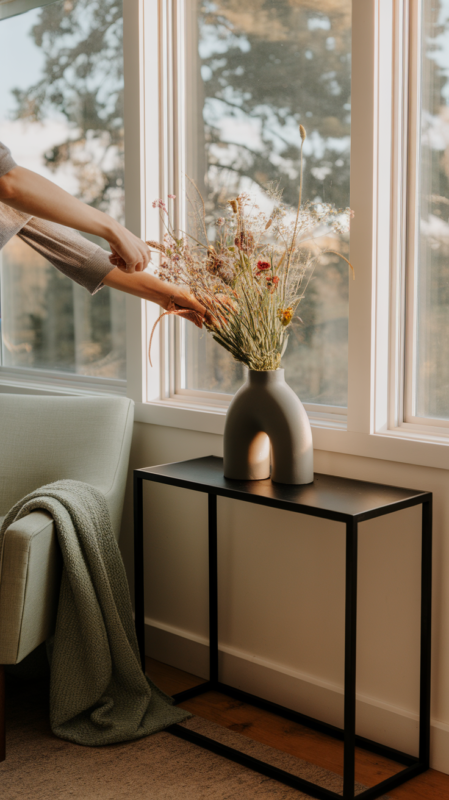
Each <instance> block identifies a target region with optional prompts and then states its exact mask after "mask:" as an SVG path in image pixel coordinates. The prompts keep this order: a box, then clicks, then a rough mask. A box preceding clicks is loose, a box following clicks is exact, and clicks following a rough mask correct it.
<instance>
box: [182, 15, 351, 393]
mask: <svg viewBox="0 0 449 800" xmlns="http://www.w3.org/2000/svg"><path fill="white" fill-rule="evenodd" d="M187 9H188V14H187V22H188V25H187V47H186V52H187V72H186V75H187V87H188V88H187V91H188V102H187V115H188V119H187V122H188V124H187V164H186V172H187V174H188V175H189V176H192V177H194V178H195V180H196V182H197V183H198V186H199V188H200V190H201V193H202V194H203V196H204V197H205V198H207V209H208V211H209V212H210V214H211V217H212V216H221V214H222V213H223V210H222V209H223V206H224V205H225V202H226V200H227V199H228V198H230V197H235V196H236V194H238V193H239V192H240V191H248V192H249V193H251V194H253V195H257V194H259V196H260V193H261V190H262V189H263V188H264V187H266V185H267V184H268V183H269V182H272V181H275V182H279V183H280V186H281V187H282V188H283V193H284V194H283V196H284V200H285V201H286V202H287V203H288V204H289V205H291V207H292V208H293V207H296V203H297V199H298V183H299V145H300V139H299V134H298V125H299V124H300V123H301V124H303V125H304V127H305V128H306V129H307V140H306V142H305V147H304V155H305V164H304V177H305V181H304V192H303V196H304V197H305V198H306V199H309V200H319V199H321V200H323V201H326V202H334V203H335V204H336V205H337V206H338V207H342V208H345V207H347V206H349V148H350V69H351V63H350V54H351V51H350V44H351V0H336V1H335V0H332V2H326V0H323V2H321V3H310V2H309V0H262V1H261V0H247V2H246V3H238V2H236V0H190V1H189V2H188V3H187ZM211 230H213V225H211ZM338 247H339V249H340V252H342V253H344V254H345V255H347V251H348V242H340V243H339V245H338ZM299 315H300V317H301V320H302V321H301V322H298V323H297V324H296V325H294V326H293V328H292V333H291V335H290V338H289V344H288V347H287V351H286V354H285V356H284V358H283V362H282V363H283V366H284V367H285V369H286V375H287V379H288V381H289V383H290V385H291V386H292V387H293V388H294V390H295V391H296V392H297V393H298V394H299V396H300V397H301V399H302V400H303V401H307V402H310V403H319V404H325V405H336V406H346V404H347V339H348V267H347V265H346V264H345V263H344V262H342V261H341V260H339V259H338V258H337V257H334V256H332V255H330V256H326V259H325V258H324V257H323V259H322V262H321V265H320V267H319V268H318V269H317V270H316V272H315V274H314V277H313V279H312V281H311V282H310V284H309V287H308V291H307V296H306V298H305V299H304V300H303V301H302V303H301V305H300V308H299ZM183 341H184V346H183V369H182V374H181V385H182V387H183V388H188V389H198V390H209V391H214V392H234V391H235V390H236V388H238V386H239V385H240V383H241V381H242V377H243V371H242V368H241V366H240V365H239V364H236V363H235V362H234V361H233V360H232V358H231V356H229V354H227V353H226V352H225V351H224V350H223V349H222V348H221V347H219V345H218V344H216V343H215V342H214V341H213V340H211V338H210V337H209V336H206V335H205V334H201V332H199V331H198V330H197V329H195V328H193V326H191V325H190V326H189V325H185V326H184V338H183Z"/></svg>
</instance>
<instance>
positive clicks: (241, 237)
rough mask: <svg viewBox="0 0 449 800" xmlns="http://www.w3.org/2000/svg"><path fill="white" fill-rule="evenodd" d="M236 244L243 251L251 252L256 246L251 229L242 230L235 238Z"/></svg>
mask: <svg viewBox="0 0 449 800" xmlns="http://www.w3.org/2000/svg"><path fill="white" fill-rule="evenodd" d="M234 244H235V246H236V247H237V248H238V249H239V250H241V251H242V252H243V253H251V252H252V250H253V247H254V236H253V235H252V233H249V231H248V232H246V231H240V233H238V234H237V236H236V237H235V239H234Z"/></svg>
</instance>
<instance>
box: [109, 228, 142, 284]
mask: <svg viewBox="0 0 449 800" xmlns="http://www.w3.org/2000/svg"><path fill="white" fill-rule="evenodd" d="M122 230H123V237H122V239H120V240H119V241H118V242H117V241H116V242H115V243H114V245H112V244H111V245H110V247H111V255H110V256H109V261H110V262H111V264H113V265H114V267H118V269H121V270H122V271H123V272H126V273H127V274H129V275H131V274H133V273H134V272H143V271H144V270H145V269H146V268H147V266H148V264H149V263H150V259H151V251H150V248H149V247H148V245H147V244H146V243H145V242H143V241H141V240H140V239H138V238H137V236H134V235H133V234H132V233H130V232H129V231H128V230H126V228H123V229H122Z"/></svg>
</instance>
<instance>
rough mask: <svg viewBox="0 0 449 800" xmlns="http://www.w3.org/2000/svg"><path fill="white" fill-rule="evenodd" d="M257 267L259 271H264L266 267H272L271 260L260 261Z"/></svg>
mask: <svg viewBox="0 0 449 800" xmlns="http://www.w3.org/2000/svg"><path fill="white" fill-rule="evenodd" d="M257 269H258V270H259V272H263V270H264V269H271V264H270V262H269V261H258V262H257Z"/></svg>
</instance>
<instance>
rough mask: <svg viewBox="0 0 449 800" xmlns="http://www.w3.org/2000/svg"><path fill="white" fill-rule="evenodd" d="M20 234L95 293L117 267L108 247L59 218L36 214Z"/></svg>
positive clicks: (57, 266)
mask: <svg viewBox="0 0 449 800" xmlns="http://www.w3.org/2000/svg"><path fill="white" fill-rule="evenodd" d="M17 235H18V236H20V238H21V239H23V241H24V242H26V243H27V244H29V245H30V247H32V248H33V249H34V250H36V251H37V252H38V253H40V254H41V255H42V256H44V258H46V259H47V261H50V263H51V264H53V266H54V267H56V268H57V269H59V270H60V271H61V272H63V273H64V275H67V277H68V278H71V279H72V280H73V281H76V283H79V284H80V286H84V288H85V289H87V290H88V291H89V292H90V293H91V294H95V292H97V291H98V290H99V289H101V288H102V286H103V279H104V278H105V277H106V275H108V273H109V272H111V271H112V270H113V269H114V266H113V265H112V264H111V262H110V261H109V253H107V251H106V250H103V248H102V247H99V245H97V244H94V243H93V242H91V241H89V239H86V238H85V237H84V236H81V234H80V233H78V232H77V231H74V230H72V229H71V228H66V227H64V226H63V225H57V224H56V223H55V222H47V221H46V220H43V219H39V218H38V217H32V218H31V219H30V220H28V222H27V223H26V225H24V226H23V228H22V230H21V231H19V233H18V234H17Z"/></svg>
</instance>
